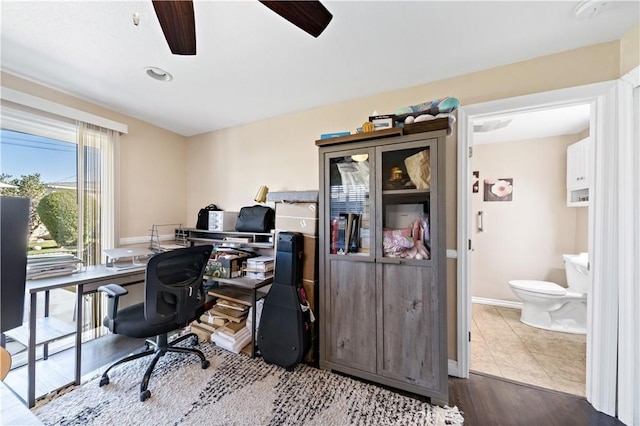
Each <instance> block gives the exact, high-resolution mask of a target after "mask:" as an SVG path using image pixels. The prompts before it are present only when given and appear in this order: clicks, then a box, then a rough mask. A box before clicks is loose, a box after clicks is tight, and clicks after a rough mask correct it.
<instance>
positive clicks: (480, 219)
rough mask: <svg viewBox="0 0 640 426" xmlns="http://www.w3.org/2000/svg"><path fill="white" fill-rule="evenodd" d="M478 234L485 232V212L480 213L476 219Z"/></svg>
mask: <svg viewBox="0 0 640 426" xmlns="http://www.w3.org/2000/svg"><path fill="white" fill-rule="evenodd" d="M476 221H477V226H478V232H484V212H483V211H481V210H480V211H478V216H477V217H476Z"/></svg>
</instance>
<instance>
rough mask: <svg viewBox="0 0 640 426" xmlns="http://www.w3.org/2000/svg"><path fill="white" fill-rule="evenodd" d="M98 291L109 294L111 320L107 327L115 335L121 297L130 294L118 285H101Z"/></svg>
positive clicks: (109, 315)
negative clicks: (115, 323) (114, 327)
mask: <svg viewBox="0 0 640 426" xmlns="http://www.w3.org/2000/svg"><path fill="white" fill-rule="evenodd" d="M98 291H99V292H101V293H106V294H107V297H108V300H107V316H108V318H109V322H108V325H107V327H109V330H110V331H111V332H112V333H115V332H116V331H115V330H114V329H113V326H114V322H115V319H116V316H117V315H118V300H120V296H124V295H125V294H127V293H129V292H128V291H127V290H125V289H124V288H123V287H121V286H119V285H118V284H106V285H101V286H100V287H98Z"/></svg>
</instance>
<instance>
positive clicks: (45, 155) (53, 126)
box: [0, 99, 119, 365]
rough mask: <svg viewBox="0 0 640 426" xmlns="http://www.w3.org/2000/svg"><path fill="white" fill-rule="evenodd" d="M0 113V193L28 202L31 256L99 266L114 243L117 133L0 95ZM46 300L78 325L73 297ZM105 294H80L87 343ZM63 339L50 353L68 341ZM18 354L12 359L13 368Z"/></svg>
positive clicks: (58, 294) (62, 294) (95, 331)
mask: <svg viewBox="0 0 640 426" xmlns="http://www.w3.org/2000/svg"><path fill="white" fill-rule="evenodd" d="M0 118H1V120H2V121H1V130H0V132H1V133H0V182H1V186H0V195H11V196H20V197H27V198H29V199H30V200H31V212H30V226H29V230H30V235H29V253H28V257H30V258H31V259H33V258H34V257H35V256H38V255H42V254H45V253H67V254H72V255H73V256H76V257H77V258H79V259H80V260H81V261H82V263H81V264H78V265H84V266H88V265H95V264H99V263H102V261H103V259H102V249H103V248H112V247H114V241H115V234H116V232H115V226H114V223H115V221H114V216H115V213H114V200H115V193H114V186H115V184H114V179H115V177H114V151H115V149H116V145H117V143H118V141H119V132H118V131H114V130H110V129H106V128H103V127H100V126H96V125H93V124H88V123H85V122H82V121H78V120H73V119H67V118H64V117H60V116H57V115H53V114H49V113H46V112H42V111H39V110H36V109H32V108H29V107H26V106H22V105H19V104H15V103H12V102H9V101H6V100H4V99H3V100H2V109H1V114H0ZM30 272H31V271H28V274H29V273H30ZM42 274H43V275H44V276H47V274H49V275H53V274H56V272H55V271H54V272H51V271H48V272H47V271H45V272H42ZM74 290H75V289H74ZM51 298H52V300H51V307H52V308H51V311H50V315H52V316H55V317H58V318H59V319H61V320H63V321H66V322H69V323H73V322H75V303H74V301H75V294H74V293H72V292H68V291H64V290H60V291H54V292H52V294H51ZM103 299H104V298H103V297H100V296H96V295H90V296H86V297H85V302H84V312H85V316H84V318H82V321H83V330H84V331H85V336H84V338H85V340H86V339H90V338H93V337H97V336H99V335H101V334H102V333H103V331H104V330H103V328H102V327H101V322H102V318H103V317H104V312H105V309H106V303H105V301H104V300H103ZM27 300H28V298H27ZM39 304H40V305H42V301H40V300H39ZM38 311H39V312H42V307H40V306H39V308H38ZM27 314H28V309H25V315H27ZM60 344H61V346H60V348H55V347H54V348H52V351H53V352H55V351H57V349H58V350H59V349H64V347H66V345H67V343H65V342H62V341H61V343H60ZM17 350H18V351H20V348H18V349H17ZM12 354H13V353H12ZM21 355H23V354H21ZM22 358H23V357H22V356H19V357H18V358H15V360H16V361H17V364H18V365H19V364H20V363H21V361H23V360H22Z"/></svg>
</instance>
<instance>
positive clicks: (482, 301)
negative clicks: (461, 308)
mask: <svg viewBox="0 0 640 426" xmlns="http://www.w3.org/2000/svg"><path fill="white" fill-rule="evenodd" d="M471 303H477V304H479V305H491V306H500V307H502V308H513V309H522V302H512V301H511V300H500V299H488V298H486V297H472V298H471Z"/></svg>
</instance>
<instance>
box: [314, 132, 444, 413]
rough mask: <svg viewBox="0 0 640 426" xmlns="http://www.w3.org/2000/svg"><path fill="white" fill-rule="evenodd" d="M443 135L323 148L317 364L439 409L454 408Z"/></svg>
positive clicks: (331, 145)
mask: <svg viewBox="0 0 640 426" xmlns="http://www.w3.org/2000/svg"><path fill="white" fill-rule="evenodd" d="M374 133H376V132H374ZM445 136H446V133H445V131H444V130H439V131H434V132H426V133H418V134H412V135H405V136H389V137H380V138H376V137H375V135H371V139H367V140H361V139H360V137H359V138H358V140H356V141H353V142H351V141H346V142H345V141H340V142H336V143H334V144H332V143H331V141H326V140H323V141H322V144H321V146H320V209H319V213H320V223H319V225H320V233H319V235H320V241H319V262H320V263H319V278H320V279H319V287H320V289H319V290H320V291H319V293H320V316H319V317H320V321H321V322H320V367H321V368H324V369H331V370H335V371H340V372H343V373H346V374H350V375H353V376H356V377H360V378H363V379H366V380H371V381H373V382H377V383H381V384H384V385H388V386H391V387H396V388H398V389H403V390H406V391H410V392H413V393H416V394H420V395H424V396H428V397H431V399H432V401H433V402H434V403H437V404H446V403H447V402H448V384H447V366H448V361H447V336H446V276H445V254H446V250H445V234H444V232H445V224H444V215H445V210H444V208H445V206H444V201H445V200H444V161H445V146H444V143H445ZM341 139H342V138H341ZM319 145H320V144H319Z"/></svg>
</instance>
